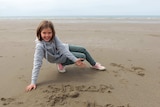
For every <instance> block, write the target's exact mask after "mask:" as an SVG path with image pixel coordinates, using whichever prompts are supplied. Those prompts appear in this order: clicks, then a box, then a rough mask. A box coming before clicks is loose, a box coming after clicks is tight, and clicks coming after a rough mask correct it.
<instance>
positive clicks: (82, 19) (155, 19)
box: [0, 15, 160, 24]
mask: <svg viewBox="0 0 160 107" xmlns="http://www.w3.org/2000/svg"><path fill="white" fill-rule="evenodd" d="M6 19H7V20H22V19H23V20H25V19H27V20H28V19H31V20H33V19H34V20H54V21H55V22H57V23H77V22H79V23H91V22H95V23H96V22H98V23H158V24H159V23H160V16H136V15H134V16H126V15H124V16H115V15H114V16H0V20H6Z"/></svg>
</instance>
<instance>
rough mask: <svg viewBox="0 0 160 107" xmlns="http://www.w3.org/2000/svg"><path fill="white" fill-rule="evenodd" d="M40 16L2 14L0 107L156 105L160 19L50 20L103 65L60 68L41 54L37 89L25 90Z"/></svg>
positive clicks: (64, 36) (65, 39)
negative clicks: (62, 70) (98, 68)
mask: <svg viewBox="0 0 160 107" xmlns="http://www.w3.org/2000/svg"><path fill="white" fill-rule="evenodd" d="M40 21H41V20H40V19H37V20H36V19H35V20H31V19H30V20H27V19H24V20H23V19H19V20H18V19H16V20H14V19H12V20H5V19H1V20H0V38H1V39H0V68H1V72H0V85H1V86H0V107H159V106H160V102H159V99H160V72H159V71H160V56H159V55H160V30H159V29H160V23H147V22H145V21H144V22H143V23H136V22H134V23H131V22H127V21H123V20H122V21H121V22H116V21H115V22H114V21H110V20H109V19H106V22H105V20H79V21H77V20H74V21H72V20H68V21H67V20H52V21H53V22H54V25H55V29H56V33H57V35H58V36H59V37H60V39H61V40H62V41H63V42H66V43H70V44H76V45H82V46H84V47H86V49H88V50H89V52H90V53H91V55H92V56H93V57H94V58H95V59H96V61H98V62H100V63H102V64H103V65H104V66H106V68H107V71H96V70H93V69H90V65H89V64H88V63H87V62H85V63H86V64H87V66H88V67H86V68H79V67H76V66H75V65H70V66H67V73H64V74H60V73H58V72H57V68H56V66H55V64H50V63H48V62H47V61H46V60H44V61H43V66H42V68H41V71H40V74H39V78H38V87H37V89H36V90H33V91H31V92H28V93H27V92H25V91H24V89H25V87H26V86H27V85H28V84H30V78H31V71H32V66H33V65H32V63H33V54H34V46H35V43H34V39H35V31H36V30H35V29H36V27H37V26H38V24H39V22H40ZM142 21H143V20H142ZM103 22H104V23H103Z"/></svg>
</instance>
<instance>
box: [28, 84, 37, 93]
mask: <svg viewBox="0 0 160 107" xmlns="http://www.w3.org/2000/svg"><path fill="white" fill-rule="evenodd" d="M32 89H36V85H35V84H30V85H28V86H27V87H26V91H27V92H28V91H31V90H32Z"/></svg>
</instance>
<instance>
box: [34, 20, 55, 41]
mask: <svg viewBox="0 0 160 107" xmlns="http://www.w3.org/2000/svg"><path fill="white" fill-rule="evenodd" d="M45 28H51V30H52V38H51V40H52V39H53V37H54V36H55V30H54V26H53V23H52V22H51V21H48V20H44V21H42V22H41V23H40V24H39V26H38V27H37V38H38V40H40V41H42V37H41V32H42V30H43V29H45Z"/></svg>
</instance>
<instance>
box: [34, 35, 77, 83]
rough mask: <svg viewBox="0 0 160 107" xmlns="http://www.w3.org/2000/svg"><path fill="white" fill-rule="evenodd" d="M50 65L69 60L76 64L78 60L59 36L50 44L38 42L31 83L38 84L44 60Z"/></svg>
mask: <svg viewBox="0 0 160 107" xmlns="http://www.w3.org/2000/svg"><path fill="white" fill-rule="evenodd" d="M43 58H45V59H46V60H47V61H48V62H50V63H64V62H65V61H66V59H67V58H69V59H70V60H72V61H73V62H75V61H76V60H77V58H76V57H75V56H74V55H73V54H72V53H71V52H70V51H69V47H68V44H63V43H62V42H61V41H60V40H59V38H58V37H57V36H55V37H54V38H53V40H51V41H50V42H45V41H43V40H42V41H39V40H36V47H35V53H34V61H33V69H32V78H31V83H32V84H36V81H37V78H38V74H39V71H40V68H41V66H42V60H43Z"/></svg>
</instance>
